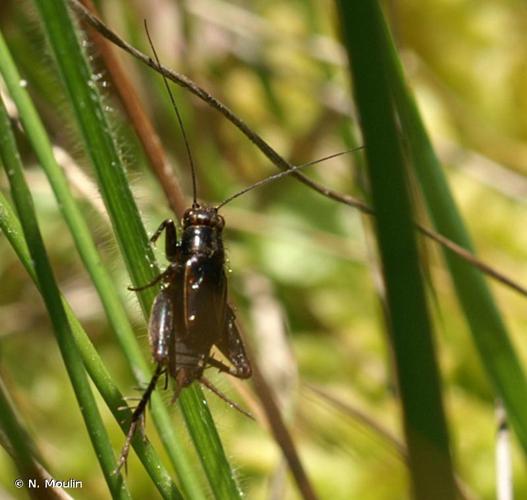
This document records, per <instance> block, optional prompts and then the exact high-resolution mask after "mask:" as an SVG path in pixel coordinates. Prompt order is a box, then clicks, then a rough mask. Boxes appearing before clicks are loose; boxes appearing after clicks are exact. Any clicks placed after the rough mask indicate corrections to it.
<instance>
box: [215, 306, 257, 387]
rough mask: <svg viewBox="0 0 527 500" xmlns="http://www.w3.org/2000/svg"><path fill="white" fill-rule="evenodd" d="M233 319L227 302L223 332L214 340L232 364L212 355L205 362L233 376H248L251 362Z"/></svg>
mask: <svg viewBox="0 0 527 500" xmlns="http://www.w3.org/2000/svg"><path fill="white" fill-rule="evenodd" d="M235 319H236V318H235V316H234V312H233V310H232V308H231V306H229V305H228V304H227V311H226V314H225V325H224V328H223V332H222V334H221V336H220V338H219V339H218V341H217V342H216V347H218V349H219V350H220V351H221V352H222V354H223V355H224V356H225V357H226V358H227V359H228V360H229V361H230V362H231V363H232V366H227V365H226V364H225V363H222V362H221V361H219V360H217V359H214V358H212V357H209V358H208V359H207V363H208V364H209V365H211V366H214V367H216V368H218V370H220V371H222V372H225V373H228V374H229V375H232V376H233V377H237V378H249V377H250V376H251V374H252V368H251V363H250V361H249V358H248V357H247V354H246V352H245V347H244V346H243V341H242V337H241V335H240V332H239V330H238V327H237V326H236V321H235Z"/></svg>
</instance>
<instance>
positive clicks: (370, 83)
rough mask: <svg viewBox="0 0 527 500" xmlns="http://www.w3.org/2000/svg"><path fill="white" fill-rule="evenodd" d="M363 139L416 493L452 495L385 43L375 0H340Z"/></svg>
mask: <svg viewBox="0 0 527 500" xmlns="http://www.w3.org/2000/svg"><path fill="white" fill-rule="evenodd" d="M338 6H339V12H340V15H341V21H342V27H343V34H344V43H345V46H346V49H347V51H348V55H349V58H350V64H351V69H352V75H353V83H354V90H355V96H356V102H357V107H358V109H359V114H360V119H361V127H362V132H363V136H364V140H365V144H366V157H367V165H368V173H369V180H370V185H371V191H372V198H373V204H374V209H375V212H376V214H377V217H376V221H375V222H376V231H377V239H378V246H379V251H380V255H381V259H382V266H383V271H384V277H385V283H386V293H387V302H388V307H389V314H390V321H391V338H392V343H393V349H394V355H395V360H396V371H397V374H398V386H399V391H400V398H401V401H402V406H403V421H404V429H405V435H406V442H407V444H408V453H409V462H410V474H411V476H412V483H413V487H414V495H415V497H416V498H420V499H427V500H431V499H438V500H439V499H441V500H444V499H448V498H455V482H454V475H453V470H452V461H451V457H450V450H449V440H448V432H447V428H446V422H445V417H444V411H443V406H442V400H441V390H440V381H439V375H438V368H437V361H436V358H435V354H434V346H433V339H432V327H431V323H430V319H429V315H428V311H427V304H426V296H425V289H424V285H423V281H422V272H421V269H420V266H419V257H418V253H417V246H416V237H415V231H414V226H413V222H412V219H413V217H412V211H411V205H410V199H409V194H408V189H407V179H406V178H405V165H404V160H403V157H402V150H401V145H400V144H399V137H398V133H397V128H396V124H395V115H394V111H393V105H392V101H391V95H390V88H389V85H388V81H387V76H386V73H385V69H384V59H385V58H386V52H385V50H383V47H382V45H381V43H380V40H381V33H380V30H379V26H378V24H377V23H376V19H377V18H378V16H380V15H381V13H380V8H379V5H378V4H377V2H373V1H372V2H364V1H363V0H354V1H344V0H340V1H339V2H338Z"/></svg>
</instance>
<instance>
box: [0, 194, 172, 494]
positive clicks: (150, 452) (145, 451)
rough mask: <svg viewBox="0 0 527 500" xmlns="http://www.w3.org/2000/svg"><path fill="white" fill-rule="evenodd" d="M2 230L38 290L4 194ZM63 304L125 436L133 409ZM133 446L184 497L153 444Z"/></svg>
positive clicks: (165, 485) (168, 488)
mask: <svg viewBox="0 0 527 500" xmlns="http://www.w3.org/2000/svg"><path fill="white" fill-rule="evenodd" d="M0 230H1V231H2V232H3V233H4V235H5V236H6V237H7V239H8V240H9V243H10V244H11V246H12V248H13V250H14V251H15V252H16V254H17V255H18V258H19V259H20V262H21V263H22V265H23V266H24V268H25V269H26V271H27V272H28V274H29V276H30V277H31V279H32V280H33V282H34V283H35V285H36V286H37V287H39V283H38V279H37V275H36V273H35V269H34V266H33V264H32V261H31V255H30V253H29V248H28V247H27V244H26V241H25V240H24V236H23V234H22V228H21V227H20V223H19V221H18V219H17V217H16V215H15V212H14V210H13V208H12V207H11V205H10V203H9V202H8V201H7V200H6V199H5V198H4V196H3V195H2V194H1V193H0ZM62 303H63V306H64V309H65V311H66V315H67V317H68V321H69V324H70V327H71V330H72V333H73V336H74V338H75V342H76V344H77V347H78V349H79V352H80V354H81V357H82V361H83V362H84V366H85V367H86V370H87V371H88V374H89V375H90V378H91V379H92V381H93V383H94V384H95V386H96V387H97V390H98V391H99V393H100V394H101V396H102V397H103V399H104V401H105V403H106V404H107V406H108V408H109V409H110V411H111V412H112V415H113V416H114V418H115V420H116V421H117V422H118V423H119V425H120V426H121V429H122V430H123V433H124V434H125V435H126V432H127V431H128V426H127V422H129V421H130V418H131V416H132V412H131V410H130V409H128V408H127V407H125V399H124V398H123V395H122V394H121V393H120V392H119V389H118V388H117V386H116V385H115V382H114V381H113V379H112V377H111V376H110V374H109V373H108V370H107V369H106V367H105V366H104V364H103V363H102V361H101V359H100V357H99V354H98V353H97V351H96V350H95V347H94V346H93V344H92V343H91V341H90V339H89V337H88V335H87V334H86V332H85V331H84V330H83V328H82V326H81V324H80V322H79V321H78V319H77V318H76V316H75V314H74V313H73V310H72V309H71V307H70V305H69V304H68V303H67V302H66V300H65V299H64V297H63V298H62ZM132 445H133V447H134V449H135V451H136V453H137V455H138V457H139V459H140V460H141V462H142V463H143V464H144V466H145V469H146V470H147V472H148V474H149V475H150V477H151V478H152V480H153V481H154V484H155V485H156V487H157V489H158V490H159V493H160V494H161V496H162V497H163V498H166V499H169V498H170V499H176V498H182V495H181V493H180V492H179V491H178V489H177V488H176V485H175V484H174V483H173V482H172V480H171V479H170V476H169V474H168V472H167V471H166V469H165V468H164V466H163V464H162V463H161V461H160V459H159V457H158V456H157V454H156V452H155V451H154V449H153V448H152V446H151V445H150V443H148V442H145V441H143V439H142V438H141V437H138V438H136V439H135V440H134V441H132Z"/></svg>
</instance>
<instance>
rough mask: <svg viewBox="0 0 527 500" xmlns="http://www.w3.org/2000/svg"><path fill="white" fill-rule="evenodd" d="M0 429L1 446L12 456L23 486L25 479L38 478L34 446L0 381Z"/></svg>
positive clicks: (0, 380)
mask: <svg viewBox="0 0 527 500" xmlns="http://www.w3.org/2000/svg"><path fill="white" fill-rule="evenodd" d="M0 428H1V429H2V431H3V436H2V439H4V438H5V439H6V442H5V443H2V445H3V446H4V447H5V448H6V449H7V451H8V452H9V453H10V454H12V457H13V460H14V462H15V464H16V466H17V468H18V471H19V473H20V476H21V478H22V479H23V480H24V484H26V480H27V479H33V478H36V477H39V476H40V474H39V473H38V471H37V469H36V462H35V457H34V454H33V450H34V445H33V443H32V442H31V440H30V438H29V435H28V433H27V431H26V430H25V429H24V427H23V426H22V424H21V422H20V421H19V419H18V418H17V415H16V412H15V410H14V408H13V405H12V402H11V399H10V397H9V395H8V393H7V389H6V387H5V386H4V382H3V380H2V379H0ZM42 486H43V485H42Z"/></svg>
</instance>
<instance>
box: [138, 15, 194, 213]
mask: <svg viewBox="0 0 527 500" xmlns="http://www.w3.org/2000/svg"><path fill="white" fill-rule="evenodd" d="M144 25H145V31H146V36H147V38H148V43H149V44H150V48H151V49H152V52H153V54H154V58H155V60H156V63H157V66H158V71H159V73H161V76H162V77H163V82H164V84H165V88H166V89H167V92H168V96H169V97H170V102H171V103H172V107H173V108H174V110H175V111H176V116H177V121H178V123H179V129H180V130H181V134H182V135H183V141H184V142H185V149H186V150H187V156H188V161H189V164H190V170H191V172H192V206H193V207H194V208H196V207H198V206H199V204H198V200H197V194H196V193H197V187H196V169H195V167H194V161H193V159H192V154H191V152H190V146H189V143H188V139H187V134H186V133H185V127H183V120H182V119H181V115H180V114H179V109H178V107H177V104H176V100H175V99H174V95H173V94H172V91H171V90H170V86H169V85H168V81H167V78H166V76H165V74H164V73H163V69H162V66H161V62H160V61H159V57H158V56H157V52H156V49H155V47H154V43H153V42H152V38H151V37H150V32H149V31H148V24H147V22H146V19H145V20H144Z"/></svg>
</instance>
